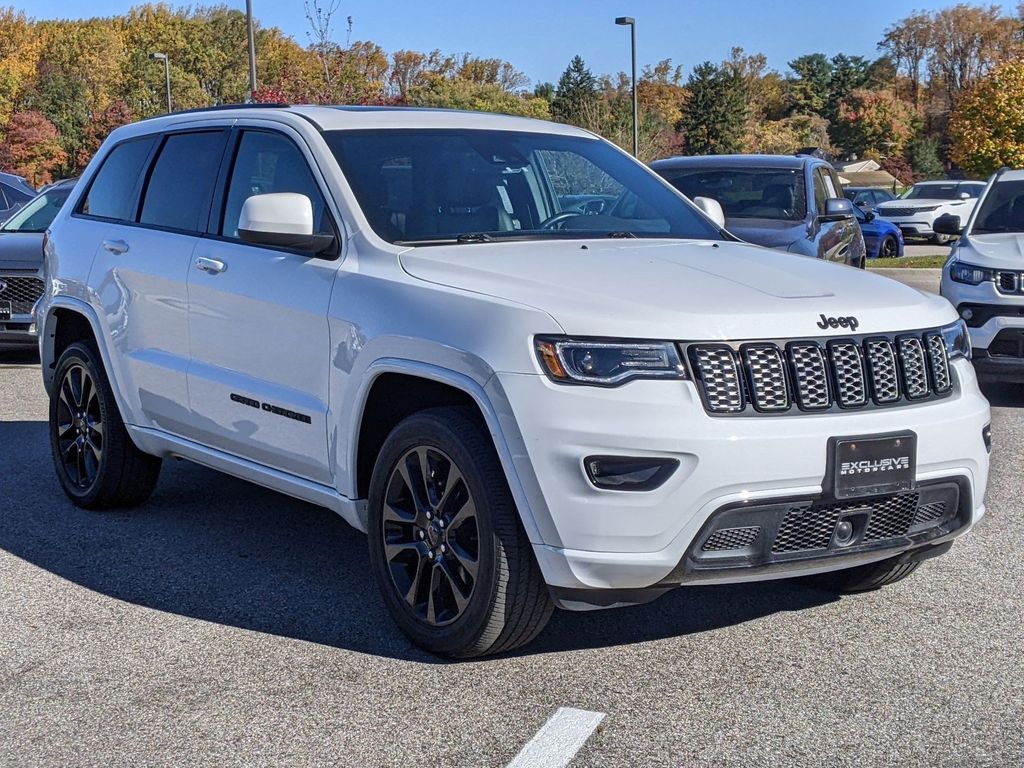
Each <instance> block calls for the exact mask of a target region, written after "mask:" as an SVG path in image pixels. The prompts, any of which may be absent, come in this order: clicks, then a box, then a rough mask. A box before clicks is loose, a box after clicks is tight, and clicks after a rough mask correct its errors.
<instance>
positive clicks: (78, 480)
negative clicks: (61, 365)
mask: <svg viewBox="0 0 1024 768" xmlns="http://www.w3.org/2000/svg"><path fill="white" fill-rule="evenodd" d="M56 417H57V418H56V422H57V423H56V430H57V445H58V450H59V452H60V460H61V462H62V464H63V466H64V471H65V472H66V473H67V478H68V481H69V482H70V483H71V484H72V485H73V486H74V487H75V488H77V489H79V490H81V491H88V490H89V488H91V487H92V485H93V484H94V483H95V482H96V478H97V477H98V476H99V473H100V467H101V466H102V463H103V438H104V423H103V413H102V411H101V410H100V400H99V393H98V392H97V389H96V383H95V382H94V381H93V379H92V376H90V375H89V372H88V371H87V370H86V369H85V367H84V366H82V365H77V364H76V365H71V366H69V367H68V368H67V369H65V371H64V376H63V378H62V379H61V381H60V386H59V389H58V391H57V409H56Z"/></svg>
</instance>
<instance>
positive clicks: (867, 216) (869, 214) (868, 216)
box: [864, 211, 877, 221]
mask: <svg viewBox="0 0 1024 768" xmlns="http://www.w3.org/2000/svg"><path fill="white" fill-rule="evenodd" d="M876 217H877V214H876V213H875V212H874V211H864V221H874V220H875V218H876Z"/></svg>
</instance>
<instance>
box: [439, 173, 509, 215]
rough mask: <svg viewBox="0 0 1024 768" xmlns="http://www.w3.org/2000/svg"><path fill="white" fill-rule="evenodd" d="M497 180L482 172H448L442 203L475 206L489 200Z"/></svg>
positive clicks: (467, 206) (454, 206)
mask: <svg viewBox="0 0 1024 768" xmlns="http://www.w3.org/2000/svg"><path fill="white" fill-rule="evenodd" d="M496 186H497V182H495V181H494V180H493V179H491V178H490V177H488V176H485V175H484V174H482V173H449V174H448V175H447V176H446V177H445V185H444V205H445V206H447V207H448V208H476V207H478V206H481V205H486V204H487V203H489V202H491V196H492V195H493V193H494V188H495V187H496Z"/></svg>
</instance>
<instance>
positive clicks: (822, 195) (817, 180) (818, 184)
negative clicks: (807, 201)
mask: <svg viewBox="0 0 1024 768" xmlns="http://www.w3.org/2000/svg"><path fill="white" fill-rule="evenodd" d="M812 178H813V179H814V203H815V206H816V207H817V209H818V215H819V216H820V215H821V214H822V213H824V212H825V201H826V200H827V199H828V192H826V190H825V182H824V181H822V179H821V171H815V172H814V175H813V176H812Z"/></svg>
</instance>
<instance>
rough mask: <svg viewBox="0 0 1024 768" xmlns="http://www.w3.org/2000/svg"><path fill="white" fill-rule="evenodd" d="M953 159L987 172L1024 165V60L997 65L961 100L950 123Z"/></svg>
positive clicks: (972, 170) (976, 171) (970, 168)
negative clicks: (997, 66)
mask: <svg viewBox="0 0 1024 768" xmlns="http://www.w3.org/2000/svg"><path fill="white" fill-rule="evenodd" d="M949 131H950V137H951V139H952V143H953V152H952V156H953V160H954V162H956V163H958V164H959V165H960V166H961V167H962V168H963V169H964V170H966V171H968V172H969V173H973V174H976V175H978V176H985V175H987V174H989V173H992V172H994V171H996V170H998V169H999V168H1001V167H1002V166H1009V167H1011V168H1021V167H1024V61H1021V60H1017V61H1010V62H1007V63H1006V64H1003V65H1002V66H1001V67H999V68H997V69H996V70H995V71H993V72H992V73H991V74H989V75H987V76H986V77H984V78H982V80H981V81H980V82H979V83H978V84H977V85H976V86H975V87H974V88H972V89H971V90H970V91H968V92H967V93H966V94H965V95H964V96H963V97H962V98H961V100H960V101H959V103H958V104H957V107H956V110H955V111H954V113H953V118H952V120H951V121H950V126H949Z"/></svg>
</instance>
